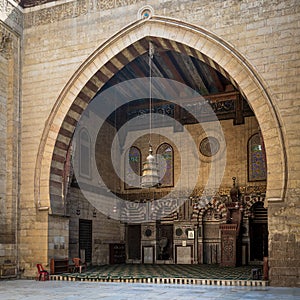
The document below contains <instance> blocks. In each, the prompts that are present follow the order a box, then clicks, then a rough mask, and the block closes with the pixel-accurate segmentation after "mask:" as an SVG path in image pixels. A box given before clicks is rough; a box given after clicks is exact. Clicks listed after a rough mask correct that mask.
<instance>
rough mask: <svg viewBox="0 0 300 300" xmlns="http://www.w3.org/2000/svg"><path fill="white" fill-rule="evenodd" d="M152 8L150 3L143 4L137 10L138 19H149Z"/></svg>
mask: <svg viewBox="0 0 300 300" xmlns="http://www.w3.org/2000/svg"><path fill="white" fill-rule="evenodd" d="M153 13H154V10H153V7H152V6H150V5H145V6H143V7H142V8H140V9H139V11H138V19H150V18H151V17H152V16H153Z"/></svg>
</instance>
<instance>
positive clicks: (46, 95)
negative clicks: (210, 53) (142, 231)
mask: <svg viewBox="0 0 300 300" xmlns="http://www.w3.org/2000/svg"><path fill="white" fill-rule="evenodd" d="M145 4H148V1H128V2H127V1H124V2H123V1H112V0H111V1H97V2H89V1H76V2H64V1H62V2H58V3H57V2H53V3H49V4H47V5H44V6H40V7H36V8H31V9H26V10H24V12H25V23H24V26H25V30H24V56H23V62H24V64H23V84H22V90H23V93H22V97H23V98H22V101H23V110H22V188H21V199H20V201H21V203H22V208H23V209H24V210H27V212H26V214H29V215H32V216H34V215H35V213H36V211H35V205H34V203H33V201H34V195H33V187H34V171H35V163H36V159H37V157H36V156H37V151H38V146H39V144H40V140H41V136H42V132H43V129H44V124H45V121H46V120H47V118H48V116H49V113H50V111H51V109H52V107H53V105H54V103H55V101H56V99H57V98H58V96H59V94H60V92H61V90H62V89H63V87H64V86H65V84H66V83H67V82H68V80H69V79H70V77H71V76H72V74H74V72H75V71H76V70H77V69H78V67H79V66H80V65H81V63H82V62H83V61H84V60H85V59H86V58H87V57H88V56H89V55H90V54H91V53H92V52H93V51H94V50H95V49H96V48H97V47H98V46H99V45H101V44H102V43H103V42H104V41H105V40H106V39H107V38H109V37H110V36H111V35H112V34H114V33H115V32H117V31H119V30H121V29H122V28H123V27H124V26H126V25H127V24H129V23H130V22H133V21H135V20H136V18H137V12H138V10H139V9H140V8H141V7H142V6H143V5H145ZM151 5H152V6H153V8H154V12H155V14H157V15H162V16H166V17H172V18H176V19H179V20H182V21H186V22H188V23H192V24H196V25H199V26H202V27H204V28H206V29H207V30H210V31H212V32H214V33H215V34H216V35H218V36H219V37H220V38H222V39H224V40H225V41H227V42H229V43H230V44H231V45H233V46H234V47H235V48H236V49H237V50H238V51H239V52H240V53H241V54H242V55H243V56H244V57H245V58H246V59H247V60H248V61H249V62H250V63H251V65H252V66H253V67H254V68H255V70H256V72H257V73H258V74H259V76H260V78H261V80H262V81H263V82H264V83H265V86H266V87H267V88H268V93H269V94H270V95H271V98H272V101H273V105H274V107H275V109H276V112H277V117H278V118H279V120H280V122H281V123H282V128H283V132H284V141H285V146H286V152H287V157H286V161H287V168H288V170H287V171H288V174H289V177H288V182H287V191H286V194H285V199H283V201H284V202H282V203H277V204H272V203H269V239H270V240H269V243H270V257H269V263H270V283H271V284H272V285H298V286H299V285H300V283H299V269H300V260H299V258H298V257H297V256H295V255H294V254H295V253H296V251H297V249H299V238H300V233H299V222H297V219H299V215H300V212H299V196H300V188H299V186H300V184H299V183H300V180H299V178H300V176H299V173H300V147H299V141H300V139H299V130H298V127H299V123H300V118H299V102H300V99H299V84H300V79H299V78H300V77H299V70H300V68H299V61H300V57H299V56H300V51H299V43H298V42H297V41H298V40H299V29H298V27H299V21H298V20H299V14H300V5H299V2H298V1H297V0H287V1H279V0H276V1H271V0H266V1H251V0H248V1H239V0H227V1H218V0H214V1H209V0H204V1H203V0H202V1H201V0H196V1H159V0H156V1H152V2H151ZM263 109H264V107H262V108H261V110H263ZM268 117H269V116H268V115H267V114H266V115H265V122H267V121H268ZM270 132H271V131H270ZM274 133H275V130H274ZM272 150H273V151H276V149H272ZM49 159H51V153H49ZM272 159H274V158H273V157H272V156H268V160H269V162H270V163H276V162H274V161H272ZM49 172H50V170H49ZM42 176H43V175H42ZM270 179H271V180H272V179H274V180H276V178H275V177H274V178H270ZM42 192H44V193H47V192H49V191H48V188H47V184H45V190H44V191H42ZM42 200H43V199H41V201H42ZM37 213H39V212H37ZM21 220H22V226H27V225H28V224H29V222H31V221H32V220H31V218H24V219H23V218H22V219H21ZM30 227H31V230H33V231H34V230H36V229H37V227H36V226H35V224H31V225H30ZM21 235H22V233H21ZM286 241H288V245H289V251H288V252H284V253H281V252H280V250H279V249H282V248H281V246H282V245H284V243H285V242H286ZM22 243H23V245H22V261H23V262H24V263H25V264H26V265H28V266H29V265H30V260H31V258H30V256H29V251H30V243H29V240H28V238H26V236H24V235H22ZM287 261H288V262H289V263H290V264H291V265H293V266H294V267H293V268H290V267H289V266H288V265H287V264H286V263H285V262H287ZM291 279H292V280H291Z"/></svg>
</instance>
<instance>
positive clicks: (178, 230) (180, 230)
mask: <svg viewBox="0 0 300 300" xmlns="http://www.w3.org/2000/svg"><path fill="white" fill-rule="evenodd" d="M175 233H176V236H181V235H182V233H183V231H182V229H181V228H176V231H175Z"/></svg>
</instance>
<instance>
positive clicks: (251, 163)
mask: <svg viewBox="0 0 300 300" xmlns="http://www.w3.org/2000/svg"><path fill="white" fill-rule="evenodd" d="M248 179H249V181H263V180H266V179H267V167H266V154H265V150H264V146H263V140H262V137H261V135H260V134H258V133H256V134H254V135H252V136H251V137H250V139H249V141H248Z"/></svg>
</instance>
